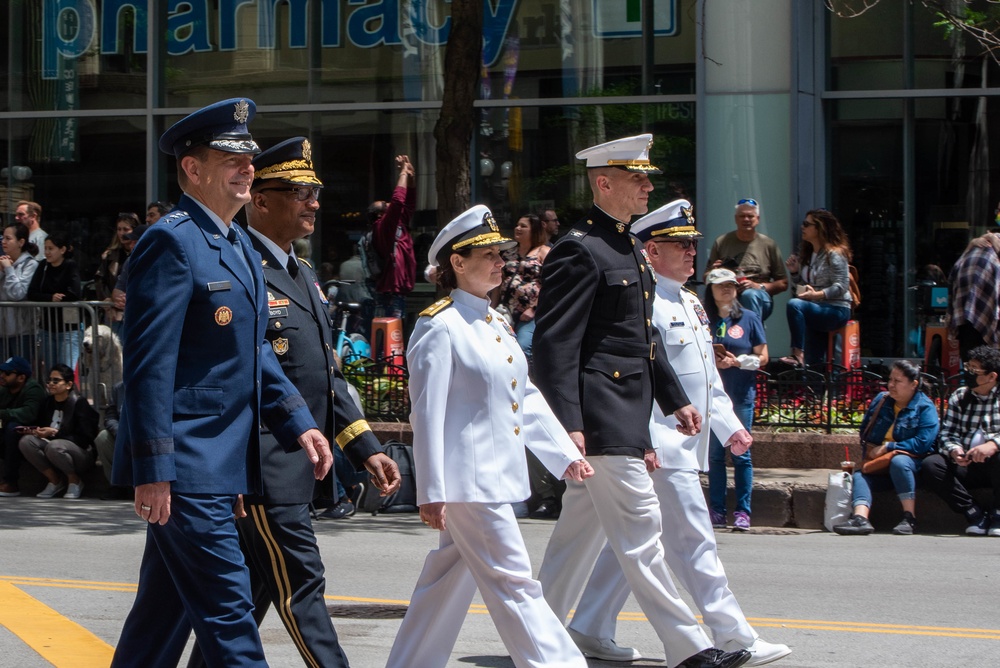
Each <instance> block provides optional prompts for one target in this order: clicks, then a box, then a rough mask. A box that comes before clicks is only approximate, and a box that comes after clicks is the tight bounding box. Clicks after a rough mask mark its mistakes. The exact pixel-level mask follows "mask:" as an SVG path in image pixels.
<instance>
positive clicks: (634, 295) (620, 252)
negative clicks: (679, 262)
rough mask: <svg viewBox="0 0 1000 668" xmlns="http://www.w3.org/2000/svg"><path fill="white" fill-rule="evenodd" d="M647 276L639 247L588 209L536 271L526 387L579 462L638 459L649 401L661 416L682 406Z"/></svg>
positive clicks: (624, 227) (645, 443)
mask: <svg viewBox="0 0 1000 668" xmlns="http://www.w3.org/2000/svg"><path fill="white" fill-rule="evenodd" d="M655 282H656V278H655V276H654V274H653V268H652V267H651V266H650V265H649V262H648V261H647V260H646V257H645V254H644V253H643V251H642V245H641V244H640V243H639V241H638V240H637V239H636V238H635V236H633V235H632V234H631V232H630V231H629V226H628V224H624V223H621V222H619V221H617V220H615V219H614V218H612V217H611V216H609V215H608V214H606V213H605V212H604V211H602V210H601V209H599V208H598V207H597V206H594V207H593V208H591V210H590V212H589V213H588V214H587V216H586V217H585V218H584V219H583V220H581V221H580V222H579V223H577V224H576V225H574V226H573V227H572V228H571V229H570V230H569V232H567V234H566V235H565V236H564V237H563V238H561V239H560V240H559V241H558V242H556V244H555V246H553V247H552V250H551V251H550V252H549V254H548V256H547V257H546V258H545V263H544V264H543V265H542V290H541V293H540V295H539V298H538V308H537V309H536V315H535V323H536V327H535V334H534V337H533V342H532V348H533V351H532V352H533V355H532V356H533V363H534V367H535V382H536V384H537V385H538V388H539V389H540V390H541V391H542V394H544V395H545V398H546V400H547V401H548V403H549V405H550V406H551V407H552V411H553V412H554V413H555V414H556V417H558V418H559V421H560V422H561V423H562V425H563V427H564V428H565V429H566V431H582V432H583V433H584V438H585V440H586V448H587V454H588V455H631V456H636V457H642V455H643V451H644V450H647V449H650V448H651V447H652V443H651V441H650V436H649V416H650V413H651V412H652V409H653V398H654V396H655V398H656V401H657V403H659V405H660V408H662V409H663V411H664V413H666V414H667V415H669V414H670V413H672V412H674V411H675V410H677V409H678V408H680V407H681V406H685V405H687V404H688V403H690V402H689V401H688V399H687V395H685V393H684V390H683V389H682V388H681V385H680V383H679V382H678V380H677V376H676V375H675V374H674V372H673V369H671V368H670V366H669V363H668V362H667V360H666V355H659V354H658V350H657V349H658V348H659V347H660V334H659V332H658V331H657V330H656V328H655V327H654V326H653V323H652V318H653V299H654V298H655V296H656V295H655V290H654V285H655Z"/></svg>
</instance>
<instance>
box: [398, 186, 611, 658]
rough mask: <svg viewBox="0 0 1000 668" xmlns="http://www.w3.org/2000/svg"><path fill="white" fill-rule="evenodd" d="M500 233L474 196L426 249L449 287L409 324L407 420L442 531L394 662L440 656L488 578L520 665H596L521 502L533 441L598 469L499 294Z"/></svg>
mask: <svg viewBox="0 0 1000 668" xmlns="http://www.w3.org/2000/svg"><path fill="white" fill-rule="evenodd" d="M515 243H516V242H514V241H511V240H509V239H506V238H504V237H502V236H501V235H500V233H499V230H498V228H497V225H496V223H495V222H494V220H493V215H492V214H491V213H490V210H489V209H488V208H487V207H485V206H482V205H478V206H474V207H472V208H471V209H469V210H468V211H466V212H465V213H463V214H461V215H460V216H458V217H457V218H455V220H453V221H451V222H450V223H448V225H447V226H445V228H444V229H443V230H441V232H440V233H439V234H438V236H437V238H436V239H435V240H434V243H433V244H432V245H431V249H430V252H429V258H428V259H429V260H430V263H431V264H432V265H434V266H436V267H438V270H437V274H438V277H437V280H438V283H439V284H440V285H442V286H443V287H445V288H446V289H449V288H450V289H451V290H452V292H451V295H450V296H449V297H446V298H444V299H442V300H440V301H438V302H436V303H435V304H433V305H432V306H430V307H429V308H427V309H426V310H424V311H423V312H422V313H421V314H420V315H421V317H420V319H419V320H418V321H417V325H416V327H415V328H414V330H413V335H412V337H411V338H410V345H409V348H408V350H407V353H406V361H407V364H408V365H409V370H410V383H409V388H410V403H411V413H410V424H411V425H412V426H413V459H414V464H415V466H416V479H417V503H418V504H419V506H420V517H421V519H422V520H423V521H424V523H425V524H427V525H429V526H431V527H433V528H435V529H437V530H439V531H440V532H441V537H440V545H439V547H438V549H436V550H432V551H431V552H430V554H428V555H427V560H426V561H425V562H424V568H423V571H422V572H421V574H420V578H419V579H418V580H417V584H416V587H415V588H414V591H413V596H412V600H411V602H410V606H409V608H408V610H407V612H406V616H405V617H404V618H403V623H402V624H401V626H400V628H399V633H398V634H397V636H396V640H395V642H394V644H393V647H392V651H391V652H390V654H389V662H388V668H403V667H406V668H411V667H413V666H420V667H421V668H435V666H444V665H445V664H446V663H447V662H448V659H449V657H450V656H451V651H452V648H453V647H454V645H455V642H456V640H457V639H458V634H459V631H460V630H461V627H462V622H463V621H464V620H465V616H466V614H467V612H468V610H469V605H470V603H471V602H472V598H473V596H474V595H475V592H476V588H477V586H478V588H479V591H480V592H481V594H482V597H483V600H484V602H485V603H486V607H487V609H488V610H489V612H490V616H491V617H492V618H493V623H494V624H495V625H496V627H497V631H498V632H499V633H500V637H501V639H502V640H503V642H504V645H505V646H506V648H507V651H509V652H510V655H511V658H512V659H513V660H514V664H515V665H516V666H519V667H522V666H539V667H541V666H546V667H549V668H552V667H563V666H565V667H570V666H572V667H574V668H586V665H587V663H586V660H585V659H584V658H583V655H582V654H581V653H580V651H579V650H578V649H577V648H576V645H574V644H573V641H572V640H571V639H570V637H569V635H568V634H567V633H566V630H565V629H564V628H563V626H562V624H561V623H560V622H559V620H558V619H557V618H556V616H555V615H554V614H553V612H552V610H551V609H550V608H549V607H548V605H547V604H546V602H545V599H544V598H543V597H542V589H541V585H540V584H539V583H538V581H536V580H535V579H533V578H532V574H531V573H532V572H531V564H530V562H529V560H528V553H527V550H526V549H525V546H524V541H523V539H522V537H521V532H520V530H519V529H518V526H517V521H516V519H515V518H514V511H513V509H512V508H511V504H512V503H516V502H519V501H523V500H524V499H526V498H527V497H528V496H529V494H530V493H531V491H530V489H529V486H528V470H527V463H526V461H525V454H524V446H527V447H528V448H530V449H531V451H532V452H533V453H534V454H535V455H536V456H537V457H538V459H539V460H540V461H541V462H542V464H544V465H545V467H546V468H547V469H548V470H550V471H551V472H552V473H553V474H554V475H556V476H558V477H564V476H565V477H567V478H571V479H573V480H577V481H581V480H583V479H584V478H587V477H590V476H591V475H593V469H592V468H591V467H590V464H588V463H587V461H586V460H585V459H583V458H582V456H581V454H580V452H579V450H577V449H576V447H575V446H574V445H573V442H572V441H571V440H570V438H569V436H568V435H567V434H566V431H565V430H564V429H563V428H562V426H561V425H560V424H559V421H558V420H556V418H555V416H554V415H553V414H552V411H551V410H550V409H549V407H548V405H547V404H546V403H545V400H544V399H543V398H542V395H541V393H539V391H538V390H537V389H536V388H535V386H534V385H533V384H532V383H531V381H529V380H528V366H527V361H526V360H525V357H524V354H523V353H522V352H521V348H520V347H519V346H518V343H517V339H516V338H515V336H514V332H513V330H512V329H511V327H510V325H509V324H508V323H507V322H506V321H505V320H504V319H503V318H502V317H501V316H500V315H499V314H497V312H496V311H494V310H493V309H492V308H490V305H489V298H488V296H487V293H488V292H489V291H490V290H492V289H493V288H495V287H496V286H497V285H499V284H500V281H501V278H502V271H501V270H502V268H503V264H504V261H503V259H502V258H501V257H500V251H501V250H503V249H506V248H510V247H512V246H513V245H514V244H515Z"/></svg>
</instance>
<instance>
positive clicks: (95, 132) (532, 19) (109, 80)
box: [0, 0, 1000, 356]
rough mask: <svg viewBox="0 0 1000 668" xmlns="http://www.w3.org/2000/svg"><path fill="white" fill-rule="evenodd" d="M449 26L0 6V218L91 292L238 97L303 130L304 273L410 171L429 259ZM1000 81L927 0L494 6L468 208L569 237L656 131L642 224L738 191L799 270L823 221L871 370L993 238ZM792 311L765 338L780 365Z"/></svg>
mask: <svg viewBox="0 0 1000 668" xmlns="http://www.w3.org/2000/svg"><path fill="white" fill-rule="evenodd" d="M457 1H459V0H452V2H457ZM462 1H465V0H462ZM831 4H832V5H833V7H834V9H838V8H839V5H841V4H845V5H851V4H855V5H856V4H857V3H846V2H845V3H841V2H838V1H833V2H832V3H831ZM972 5H973V9H977V10H982V11H984V12H990V11H994V9H993V7H992V6H991V3H988V2H986V1H985V0H982V1H981V2H973V3H972ZM979 5H981V7H980V6H979ZM449 12H450V3H449V2H446V1H445V0H183V1H182V0H131V1H129V0H0V16H3V17H5V18H6V21H5V30H6V33H7V34H6V35H5V37H6V48H5V49H3V51H2V53H0V80H2V81H0V83H2V91H3V92H2V93H0V165H2V166H3V170H2V172H0V212H2V214H3V216H4V220H5V221H7V220H12V215H11V212H12V210H13V208H14V205H15V204H16V202H17V201H18V200H19V199H29V200H35V201H38V202H39V203H40V204H41V205H42V206H43V209H44V211H43V218H42V226H43V227H44V228H47V229H56V228H59V229H66V230H69V231H70V233H71V235H72V236H73V237H75V238H76V239H77V249H78V254H79V256H80V257H79V260H80V262H81V265H82V266H83V267H84V270H85V273H86V271H88V270H92V268H93V267H94V266H96V261H97V258H98V257H99V255H100V252H101V250H103V248H104V247H105V246H106V245H107V244H108V242H109V241H110V239H111V237H112V235H113V229H114V220H115V217H116V215H117V213H118V212H120V211H135V212H137V213H139V214H140V216H141V214H142V212H143V211H144V209H145V206H146V203H148V202H150V201H154V200H171V201H176V199H177V198H178V196H179V191H178V189H177V185H176V178H175V175H174V165H173V160H172V159H171V158H169V157H167V156H165V155H162V154H160V153H159V152H158V151H157V149H156V140H157V138H158V137H159V135H160V134H161V133H162V131H163V130H164V129H165V128H166V127H169V125H170V124H171V123H173V122H174V121H176V120H177V119H179V118H181V117H182V116H183V115H185V114H186V113H189V112H190V111H192V110H193V109H196V108H199V107H201V106H203V105H205V104H208V103H210V102H214V101H216V100H219V99H224V98H226V97H235V96H248V97H251V98H253V99H254V100H255V102H256V103H257V107H258V116H257V119H256V120H255V121H254V123H253V125H252V131H253V133H254V136H255V138H256V139H257V140H258V143H260V144H261V145H262V146H265V147H266V146H269V145H271V144H274V143H276V142H278V141H280V140H283V139H285V138H287V137H289V136H292V135H296V134H303V135H306V136H308V137H309V138H310V140H311V143H312V145H313V147H314V148H313V156H314V159H315V161H316V163H317V165H318V167H319V172H320V175H321V177H322V179H323V181H324V183H326V185H327V187H326V189H325V190H324V193H323V197H322V211H321V220H320V224H319V226H318V233H317V234H316V235H315V236H316V238H315V239H314V240H313V241H314V247H313V257H314V259H315V260H317V261H332V262H338V261H342V260H344V259H347V257H349V255H350V249H351V246H352V244H351V240H352V239H355V238H357V235H358V234H359V233H360V231H361V230H362V229H363V227H364V222H363V212H364V210H365V207H366V206H367V205H368V204H369V203H370V202H371V201H372V200H375V199H384V198H385V197H387V196H388V194H389V192H390V191H391V188H392V184H393V181H394V175H393V160H392V158H393V156H394V155H395V154H398V153H407V154H409V155H410V157H411V160H412V161H413V163H414V165H415V166H416V168H417V175H418V188H419V197H418V207H417V208H418V212H417V216H416V225H417V226H418V227H419V228H420V229H419V232H423V233H424V234H423V235H422V236H421V237H419V238H418V249H420V248H422V249H424V250H426V247H427V245H428V244H429V237H430V236H431V235H432V234H433V231H434V226H435V223H436V194H435V186H434V181H435V179H434V176H435V150H434V139H433V130H434V125H435V122H436V120H437V113H438V109H439V107H440V104H441V97H442V92H443V89H444V80H445V76H446V72H445V64H444V62H445V58H444V55H445V46H446V44H447V40H448V35H449V31H450V27H451V25H450V15H449ZM997 74H998V73H997V66H996V63H995V62H994V61H993V60H992V58H991V57H990V56H989V55H986V54H985V53H984V51H983V48H982V47H981V46H980V45H979V44H978V43H976V42H975V41H974V40H972V39H969V38H968V37H965V36H963V35H961V34H947V33H946V32H945V31H944V29H943V28H941V27H937V26H935V18H934V16H933V15H931V14H930V13H928V12H927V11H926V10H925V9H924V8H923V7H921V6H920V5H919V3H918V4H916V5H913V4H911V3H909V2H899V1H897V0H883V1H882V2H881V3H879V4H878V5H876V6H875V7H874V8H873V9H871V10H869V11H867V12H865V13H863V14H862V15H860V16H857V17H853V18H847V17H844V16H838V15H837V14H836V13H834V12H831V11H829V10H828V9H827V7H826V5H825V3H824V2H823V0H807V1H801V0H614V1H613V2H612V1H609V0H484V29H483V67H482V74H481V76H480V81H479V99H478V101H477V103H476V109H475V113H476V116H477V118H476V124H477V130H476V132H475V136H474V138H473V146H472V147H471V157H472V165H473V170H474V177H473V183H472V188H473V200H474V201H475V202H482V203H485V204H488V205H489V206H490V207H491V208H493V210H494V212H495V214H496V215H497V218H498V220H499V221H501V222H502V223H503V224H506V225H512V224H513V222H514V221H516V219H517V218H518V217H519V215H520V214H521V213H523V212H526V211H534V210H538V209H541V208H549V207H551V208H555V209H556V211H557V212H558V213H559V215H560V219H561V220H562V222H563V225H564V226H566V225H568V224H570V223H571V222H572V221H574V220H575V219H576V217H577V216H578V215H579V213H580V212H581V211H582V210H584V209H585V208H586V206H587V205H588V203H589V192H588V189H587V185H586V179H585V175H584V173H583V171H582V169H581V168H580V166H579V165H578V164H576V161H575V160H574V158H573V156H574V154H575V152H576V151H577V150H579V149H581V148H583V147H586V146H589V145H592V144H594V143H597V142H599V141H602V140H604V139H611V138H614V137H617V136H623V135H627V134H636V133H639V132H644V131H648V132H652V133H654V135H655V136H656V143H655V145H654V147H653V151H652V159H653V161H654V164H657V165H658V166H660V167H662V168H663V169H664V174H663V175H662V176H661V177H658V178H657V179H656V180H654V184H655V185H656V190H655V191H654V193H653V194H652V198H651V207H652V206H658V205H660V204H662V203H664V202H666V201H668V200H670V199H673V198H675V197H678V196H685V197H688V198H689V199H691V200H692V201H693V202H694V203H695V207H696V217H697V218H698V224H699V227H700V228H701V229H702V230H704V231H705V233H706V237H707V238H708V239H709V240H711V239H712V238H714V237H715V236H717V235H718V234H722V233H724V232H726V231H729V230H730V229H732V227H733V219H732V211H733V205H734V204H735V202H736V201H737V200H738V199H741V198H744V197H753V198H755V199H757V200H758V201H760V202H761V205H762V216H761V218H762V225H761V228H760V229H761V230H762V231H764V232H765V233H766V234H768V235H769V236H771V237H773V238H775V239H776V240H777V241H778V243H779V245H780V246H781V247H782V250H783V252H784V253H785V254H786V255H787V254H788V253H789V252H791V251H792V250H793V249H794V248H795V247H796V245H797V243H798V235H799V222H800V221H801V219H802V216H803V214H804V213H805V211H807V210H809V209H812V208H817V207H823V208H827V209H830V210H832V211H834V212H835V213H836V214H837V215H838V216H839V217H840V219H841V220H842V221H843V223H844V225H845V227H846V229H847V230H848V233H849V234H850V237H851V241H852V245H853V247H854V251H855V260H854V264H855V265H856V266H857V267H858V268H859V270H860V272H861V285H862V290H863V297H864V298H863V303H862V306H861V308H860V310H859V312H858V314H857V317H858V319H859V320H860V321H861V322H862V346H863V349H864V352H865V354H867V355H872V356H900V355H906V356H913V355H915V354H916V353H917V352H918V349H919V345H918V342H919V339H920V338H921V337H920V335H919V332H920V331H921V327H922V325H923V324H924V322H925V321H927V320H928V319H933V318H934V317H935V316H936V314H937V311H934V310H933V309H932V308H930V306H928V304H925V303H924V301H925V300H924V299H923V295H924V293H923V292H921V291H918V290H915V289H911V288H914V287H915V286H917V284H918V283H919V281H920V280H921V279H922V278H923V277H924V276H926V275H928V273H929V272H930V273H933V272H932V269H931V268H930V267H932V266H936V267H939V268H940V269H941V270H942V271H944V272H947V271H948V269H949V267H950V265H951V263H952V262H954V260H955V258H956V257H957V256H958V254H959V253H960V252H961V250H962V249H963V248H964V246H965V244H966V242H967V240H968V238H969V237H970V236H971V235H972V234H975V233H978V232H980V231H982V230H984V229H985V228H986V226H988V225H993V224H994V208H995V205H996V202H997V201H998V199H1000V192H998V190H1000V188H998V186H997V184H996V182H997V179H996V172H995V170H996V168H994V167H993V165H994V164H995V163H996V158H995V157H993V158H992V159H991V156H996V155H998V151H997V150H993V151H991V150H990V148H991V144H992V143H995V141H996V138H995V137H991V136H990V135H989V132H988V128H989V127H990V125H991V123H990V119H991V118H992V117H994V116H995V115H996V113H997V112H996V107H997V103H996V102H995V101H994V100H996V99H998V98H997V95H998V93H1000V88H994V87H993V83H994V82H995V81H997ZM421 244H423V245H421ZM418 252H419V251H418ZM706 254H707V249H706V250H703V251H702V253H701V258H700V259H699V266H701V265H702V264H703V263H704V257H705V255H706ZM84 278H85V279H86V278H87V276H86V275H85V276H84ZM782 303H783V302H782V301H779V304H778V307H777V308H776V315H775V316H774V317H772V318H771V319H770V320H769V321H768V335H769V338H770V340H771V352H772V354H778V355H780V354H784V353H785V352H787V340H788V339H787V328H786V327H785V326H784V317H783V309H782ZM931 306H932V305H931Z"/></svg>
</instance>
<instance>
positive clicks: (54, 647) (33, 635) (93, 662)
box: [0, 582, 114, 668]
mask: <svg viewBox="0 0 1000 668" xmlns="http://www.w3.org/2000/svg"><path fill="white" fill-rule="evenodd" d="M0 626H5V627H7V628H8V629H9V630H10V631H11V632H12V633H13V634H14V635H16V636H17V637H19V638H20V639H21V640H23V641H24V642H25V643H26V644H27V645H28V646H29V647H31V649H33V650H35V651H36V652H38V653H39V654H40V655H41V656H42V658H44V659H45V660H46V661H48V662H49V663H51V664H52V665H53V666H55V667H56V668H61V667H63V666H66V667H69V666H73V667H74V668H88V667H89V666H102V668H103V666H107V665H109V664H110V663H111V657H112V656H113V655H114V648H112V647H111V645H109V644H107V643H106V642H104V641H103V640H101V639H100V638H98V637H97V636H95V635H94V634H93V633H91V632H90V631H88V630H87V629H85V628H83V627H82V626H80V625H79V624H77V623H76V622H73V621H70V620H69V619H67V618H66V617H63V616H62V615H60V614H59V613H58V612H56V611H55V610H53V609H52V608H50V607H49V606H47V605H45V604H44V603H41V602H40V601H38V600H37V599H35V598H32V597H31V596H29V595H27V594H25V593H24V592H23V591H21V590H20V589H18V588H17V587H15V586H14V585H13V584H11V583H9V582H0Z"/></svg>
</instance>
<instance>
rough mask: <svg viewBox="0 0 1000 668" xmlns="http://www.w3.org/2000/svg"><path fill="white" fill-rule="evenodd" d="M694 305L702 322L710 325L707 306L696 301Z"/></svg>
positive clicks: (706, 325)
mask: <svg viewBox="0 0 1000 668" xmlns="http://www.w3.org/2000/svg"><path fill="white" fill-rule="evenodd" d="M692 306H693V307H694V312H695V313H697V314H698V320H701V324H703V325H705V327H708V314H707V313H705V307H704V306H702V305H701V303H700V302H697V301H696V302H694V303H693V304H692Z"/></svg>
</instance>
